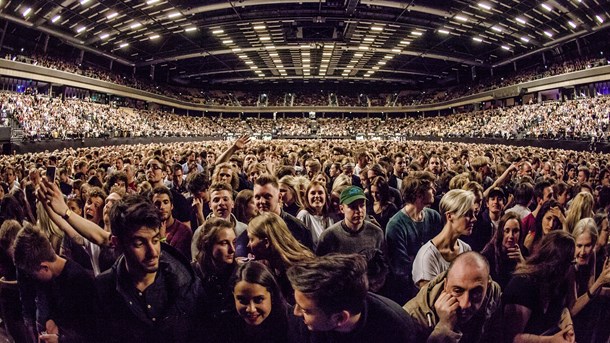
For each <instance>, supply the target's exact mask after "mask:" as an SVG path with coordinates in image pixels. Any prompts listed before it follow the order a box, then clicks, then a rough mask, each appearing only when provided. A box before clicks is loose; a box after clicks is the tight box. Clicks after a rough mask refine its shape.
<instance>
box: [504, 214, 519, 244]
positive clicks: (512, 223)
mask: <svg viewBox="0 0 610 343" xmlns="http://www.w3.org/2000/svg"><path fill="white" fill-rule="evenodd" d="M520 236H521V228H520V227H519V221H518V220H517V219H509V220H508V221H507V222H506V223H505V224H504V231H503V236H502V247H504V249H512V248H513V247H514V246H515V245H517V244H519V239H520Z"/></svg>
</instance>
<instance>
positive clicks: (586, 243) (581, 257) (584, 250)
mask: <svg viewBox="0 0 610 343" xmlns="http://www.w3.org/2000/svg"><path fill="white" fill-rule="evenodd" d="M594 246H595V244H593V238H592V237H591V234H590V233H589V232H584V233H582V234H580V235H578V237H576V251H575V253H574V254H575V256H574V257H575V258H576V263H577V264H578V265H579V266H585V265H587V264H588V263H589V261H590V260H591V256H593V247H594Z"/></svg>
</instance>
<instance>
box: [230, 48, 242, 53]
mask: <svg viewBox="0 0 610 343" xmlns="http://www.w3.org/2000/svg"><path fill="white" fill-rule="evenodd" d="M231 51H233V52H240V51H241V48H233V49H231Z"/></svg>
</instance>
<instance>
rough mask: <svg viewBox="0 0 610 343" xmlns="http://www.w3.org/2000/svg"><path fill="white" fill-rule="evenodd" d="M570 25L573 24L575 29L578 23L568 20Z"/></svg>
mask: <svg viewBox="0 0 610 343" xmlns="http://www.w3.org/2000/svg"><path fill="white" fill-rule="evenodd" d="M568 25H570V26H572V28H573V29H575V28H576V23H574V22H573V21H571V20H570V21H568Z"/></svg>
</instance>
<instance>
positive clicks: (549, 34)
mask: <svg viewBox="0 0 610 343" xmlns="http://www.w3.org/2000/svg"><path fill="white" fill-rule="evenodd" d="M544 34H545V35H546V36H547V37H549V38H551V37H553V33H552V32H550V31H544Z"/></svg>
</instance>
